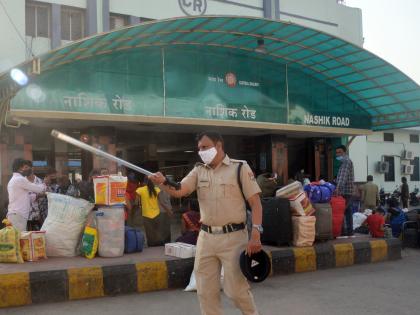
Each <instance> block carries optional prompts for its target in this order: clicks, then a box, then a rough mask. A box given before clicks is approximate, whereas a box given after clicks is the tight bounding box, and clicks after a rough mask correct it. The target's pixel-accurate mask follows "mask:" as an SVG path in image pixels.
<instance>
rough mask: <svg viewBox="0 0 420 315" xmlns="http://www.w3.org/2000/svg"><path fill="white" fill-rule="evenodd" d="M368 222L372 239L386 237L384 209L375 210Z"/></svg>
mask: <svg viewBox="0 0 420 315" xmlns="http://www.w3.org/2000/svg"><path fill="white" fill-rule="evenodd" d="M366 221H367V225H368V227H369V232H370V235H372V237H384V226H385V211H384V210H383V209H382V208H377V209H375V210H374V211H373V214H372V215H370V216H368V218H367V219H366Z"/></svg>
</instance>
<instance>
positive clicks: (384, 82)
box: [0, 16, 420, 130]
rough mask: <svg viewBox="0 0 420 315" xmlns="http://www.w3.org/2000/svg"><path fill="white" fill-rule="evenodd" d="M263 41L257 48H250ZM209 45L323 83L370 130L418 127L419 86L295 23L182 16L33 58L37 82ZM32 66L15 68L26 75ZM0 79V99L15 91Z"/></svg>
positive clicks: (372, 58)
mask: <svg viewBox="0 0 420 315" xmlns="http://www.w3.org/2000/svg"><path fill="white" fill-rule="evenodd" d="M258 39H263V40H264V49H263V50H261V49H256V48H258ZM176 45H189V46H199V47H205V46H211V47H220V48H224V49H228V50H235V51H238V52H240V53H241V54H243V55H246V56H249V57H251V58H260V59H264V60H268V61H271V62H276V63H282V64H288V66H289V67H293V68H296V69H299V70H301V71H303V72H305V73H306V74H309V75H311V76H313V77H314V78H316V79H318V80H320V81H322V82H325V83H326V84H328V85H329V86H331V87H333V88H335V89H337V90H338V91H339V92H341V93H343V94H345V95H347V96H348V97H349V98H350V99H351V100H352V101H354V102H355V103H356V104H357V105H358V106H360V107H361V108H362V109H363V110H364V111H365V112H367V113H368V114H369V115H370V116H371V119H372V129H373V130H385V129H394V128H406V127H413V126H419V125H420V88H419V85H418V84H417V83H416V82H414V81H413V80H412V79H410V78H409V77H408V76H407V75H405V74H404V73H402V72H401V71H399V70H398V69H397V68H395V67H394V66H393V65H391V64H389V63H388V62H386V61H385V60H383V59H381V58H379V57H378V56H376V55H374V54H372V53H371V52H369V51H367V50H365V49H363V48H361V47H358V46H356V45H353V44H351V43H349V42H347V41H345V40H343V39H340V38H338V37H335V36H332V35H330V34H327V33H323V32H321V31H318V30H314V29H311V28H308V27H304V26H301V25H297V24H293V23H289V22H282V21H273V20H267V19H261V18H251V17H233V16H201V17H182V18H174V19H168V20H159V21H153V22H148V23H143V24H139V25H135V26H131V27H127V28H123V29H119V30H116V31H112V32H109V33H104V34H98V35H95V36H93V37H90V38H86V39H83V40H80V41H77V42H74V43H71V44H69V45H67V46H64V47H61V48H58V49H56V50H53V51H51V52H48V53H45V54H43V55H41V56H40V57H39V59H40V64H41V67H40V68H41V74H40V75H41V76H42V74H43V73H45V72H47V71H51V70H53V69H55V68H57V67H60V66H62V65H65V64H69V63H72V62H75V61H79V60H84V59H88V58H93V57H95V56H99V55H104V54H111V53H114V52H120V51H124V50H130V49H139V48H141V47H150V46H176ZM32 67H33V63H32V62H27V63H25V64H23V65H22V67H21V69H24V70H25V71H27V73H30V72H31V69H32ZM11 82H12V81H11V79H10V77H9V75H8V73H4V74H3V75H1V76H0V99H1V98H2V97H3V98H4V97H5V96H7V95H8V93H9V94H10V91H13V93H15V92H16V89H18V88H19V87H18V86H17V85H16V84H12V83H11Z"/></svg>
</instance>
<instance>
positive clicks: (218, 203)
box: [181, 155, 261, 226]
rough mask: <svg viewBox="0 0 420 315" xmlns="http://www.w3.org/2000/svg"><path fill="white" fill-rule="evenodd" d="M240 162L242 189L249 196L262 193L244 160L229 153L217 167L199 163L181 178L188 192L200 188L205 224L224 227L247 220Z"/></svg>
mask: <svg viewBox="0 0 420 315" xmlns="http://www.w3.org/2000/svg"><path fill="white" fill-rule="evenodd" d="M241 162H243V166H242V169H241V182H242V189H243V193H244V195H245V198H246V199H248V198H250V197H251V196H253V195H255V194H258V193H260V192H261V189H260V188H259V186H258V184H257V181H256V180H255V177H254V174H253V173H252V170H251V168H250V167H249V165H248V164H247V163H246V162H245V161H238V160H233V159H230V158H229V157H228V156H227V155H226V156H225V158H224V159H223V162H222V163H221V164H220V165H219V166H218V167H217V168H216V169H213V168H211V167H210V166H208V165H205V164H202V163H197V164H196V166H195V167H194V168H193V170H192V171H191V172H190V173H189V174H188V175H187V176H186V177H185V178H184V179H183V180H182V181H181V185H182V186H183V187H187V189H188V191H189V193H192V192H193V191H195V190H197V196H198V202H199V204H200V214H201V222H202V223H204V224H206V225H212V226H223V225H226V224H230V223H242V222H245V221H246V211H245V200H244V198H243V195H242V193H241V190H240V188H239V185H238V167H239V164H240V163H241Z"/></svg>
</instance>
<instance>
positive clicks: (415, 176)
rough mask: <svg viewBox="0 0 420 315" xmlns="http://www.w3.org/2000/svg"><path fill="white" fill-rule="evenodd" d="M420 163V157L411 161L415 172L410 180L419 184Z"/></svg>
mask: <svg viewBox="0 0 420 315" xmlns="http://www.w3.org/2000/svg"><path fill="white" fill-rule="evenodd" d="M419 164H420V161H419V157H415V158H414V160H412V161H411V165H414V172H413V174H412V175H411V176H410V180H411V181H412V182H418V181H420V165H419Z"/></svg>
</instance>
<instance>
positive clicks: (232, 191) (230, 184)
mask: <svg viewBox="0 0 420 315" xmlns="http://www.w3.org/2000/svg"><path fill="white" fill-rule="evenodd" d="M223 186H224V197H225V198H230V199H243V197H242V193H241V190H240V188H239V185H238V181H237V180H235V179H228V180H226V181H225V182H224V183H223Z"/></svg>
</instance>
